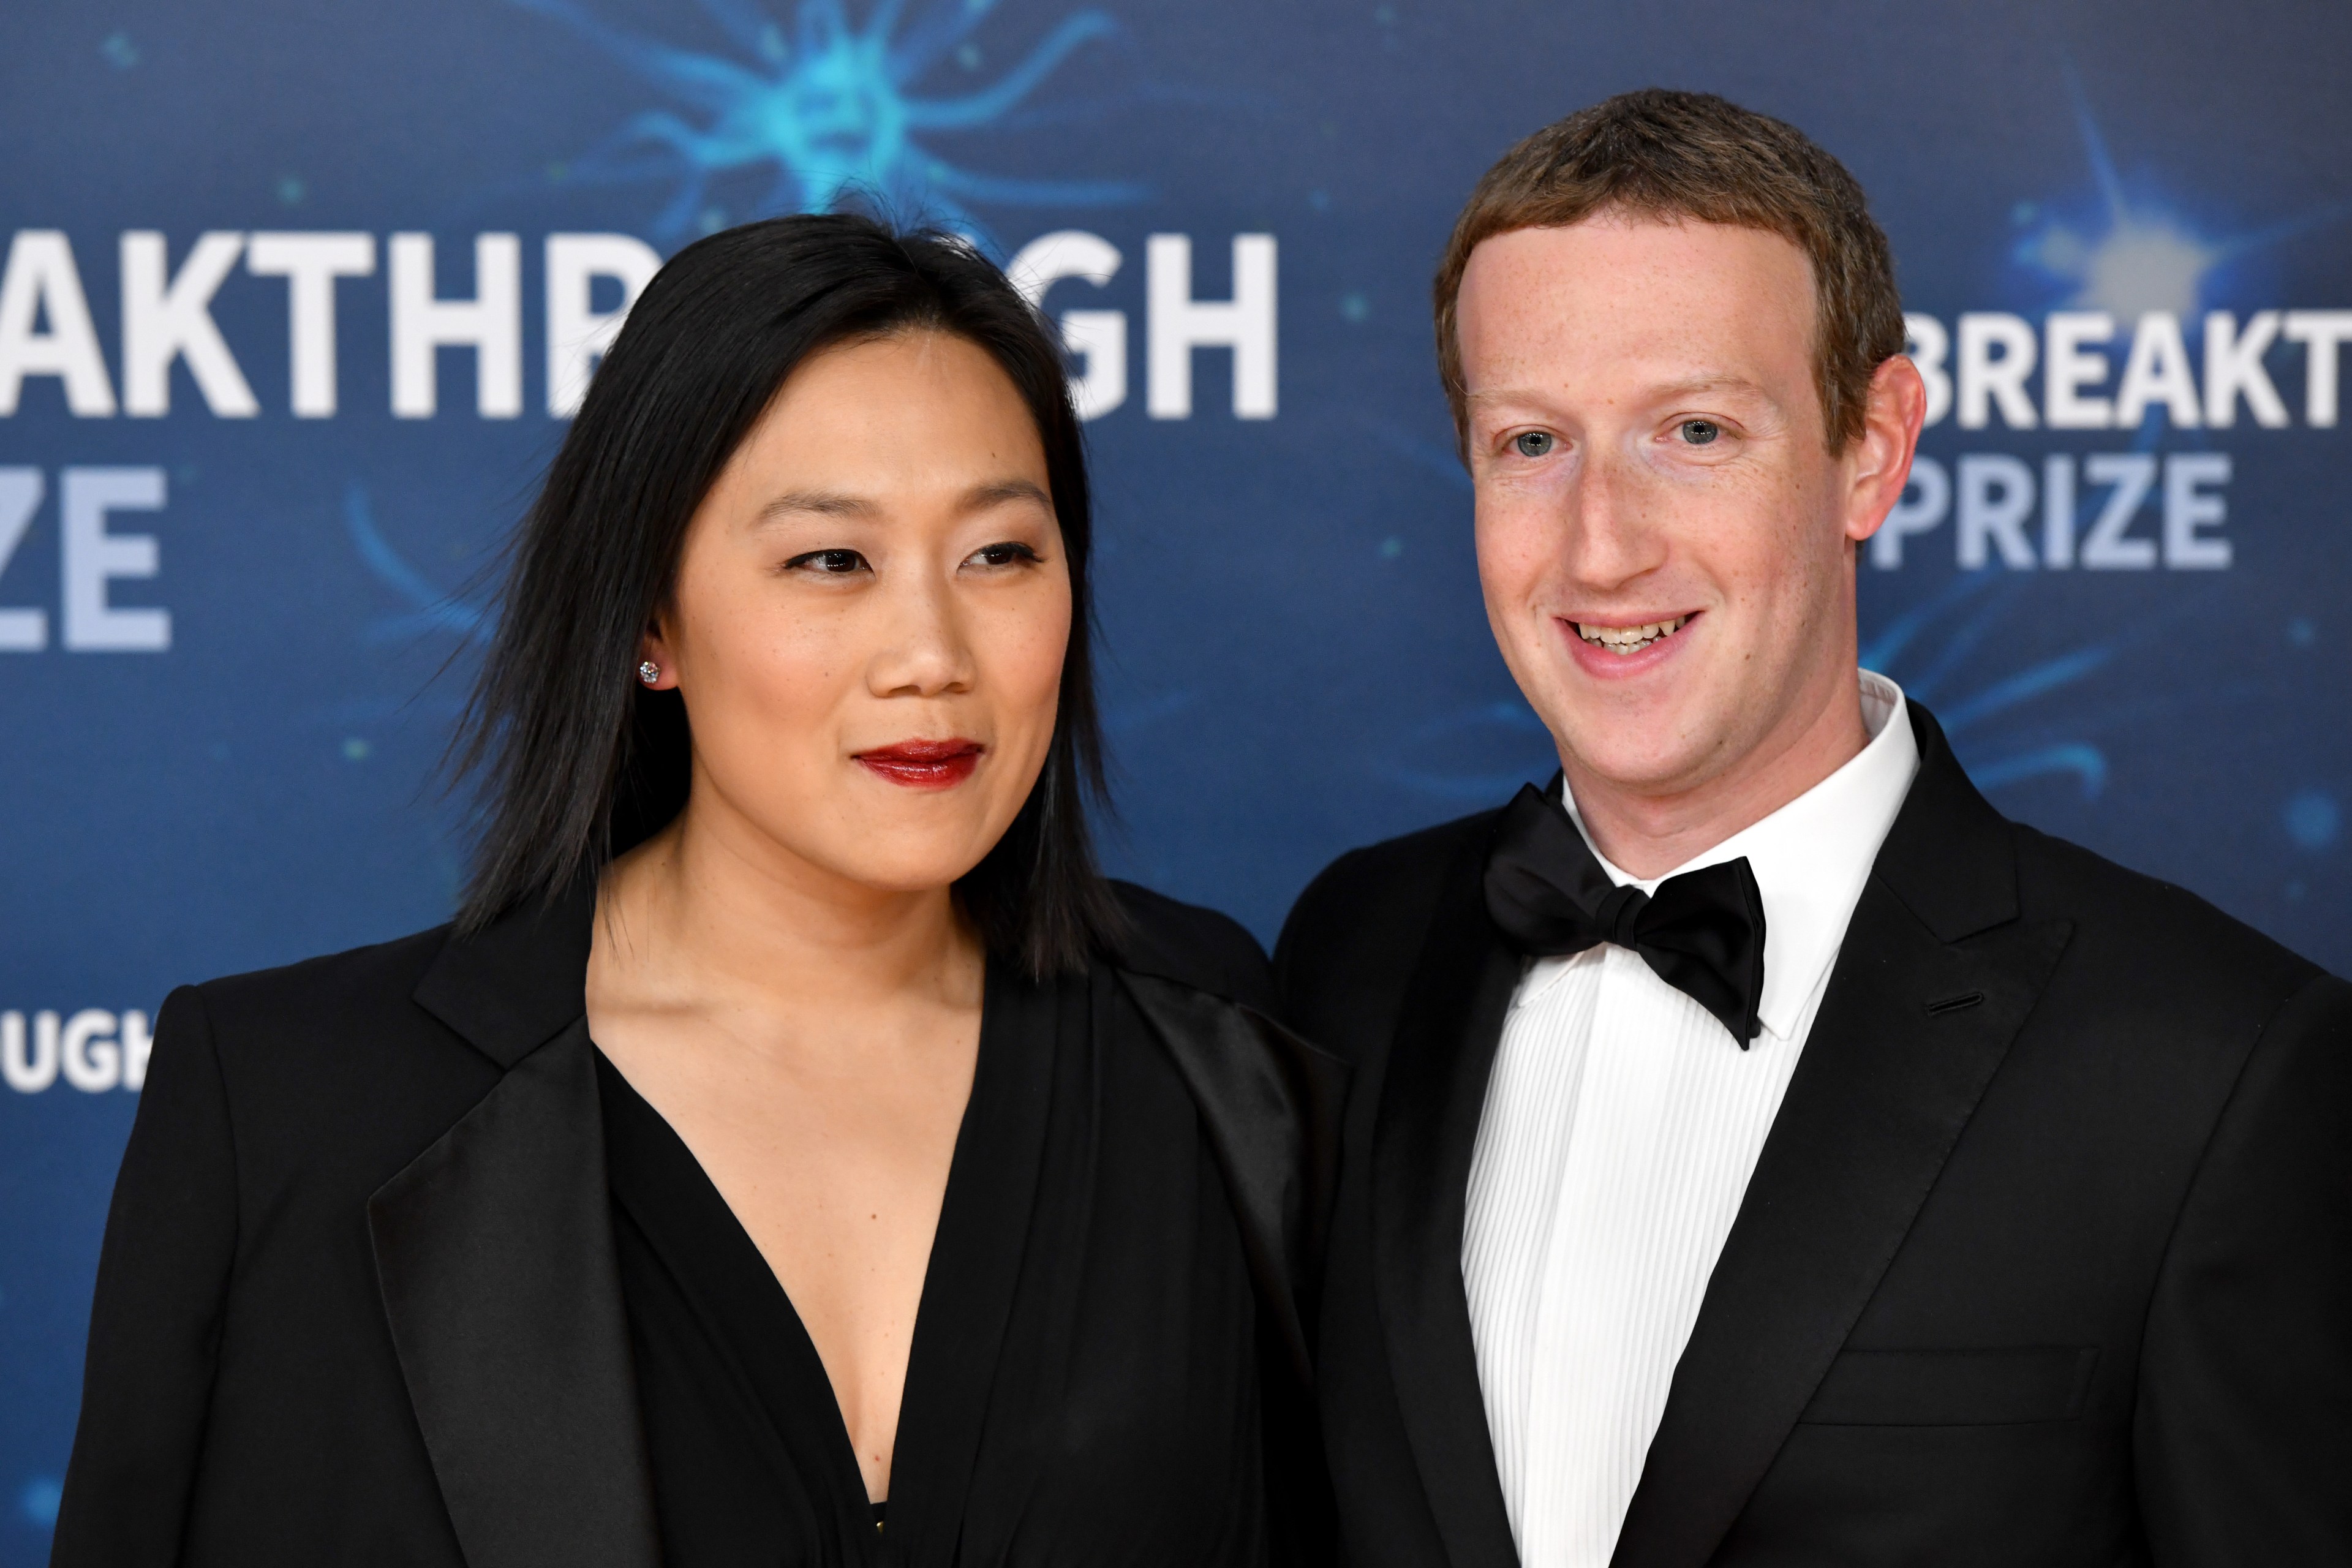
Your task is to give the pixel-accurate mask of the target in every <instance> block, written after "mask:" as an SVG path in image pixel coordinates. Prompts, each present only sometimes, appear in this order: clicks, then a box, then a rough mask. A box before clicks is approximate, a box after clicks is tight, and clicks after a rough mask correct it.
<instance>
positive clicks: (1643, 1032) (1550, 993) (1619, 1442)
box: [1462, 670, 1919, 1568]
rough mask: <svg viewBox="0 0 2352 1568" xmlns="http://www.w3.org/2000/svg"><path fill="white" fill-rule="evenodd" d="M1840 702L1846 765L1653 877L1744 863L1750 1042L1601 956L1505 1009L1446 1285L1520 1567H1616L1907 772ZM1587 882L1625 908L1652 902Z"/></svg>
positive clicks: (1573, 960) (1521, 988)
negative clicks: (1754, 981)
mask: <svg viewBox="0 0 2352 1568" xmlns="http://www.w3.org/2000/svg"><path fill="white" fill-rule="evenodd" d="M1861 680H1862V707H1863V721H1864V726H1865V728H1867V729H1868V731H1870V736H1871V738H1870V741H1869V742H1868V743H1867V744H1866V745H1864V748H1863V750H1862V752H1860V753H1859V754H1858V755H1856V756H1855V757H1854V758H1853V760H1852V761H1850V762H1848V763H1846V764H1845V765H1844V766H1843V767H1842V768H1840V769H1839V770H1838V771H1837V772H1836V773H1832V774H1831V775H1830V776H1829V777H1828V778H1826V779H1823V780H1822V782H1821V783H1820V784H1815V785H1814V786H1813V787H1812V788H1811V789H1810V790H1808V791H1806V792H1805V793H1804V794H1803V795H1800V796H1798V797H1797V798H1796V799H1795V800H1792V801H1790V803H1789V804H1788V805H1784V806H1782V807H1781V808H1780V810H1778V811H1776V812H1774V813H1773V814H1772V815H1771V816H1768V817H1766V818H1764V819H1763V820H1762V821H1761V822H1759V823H1756V824H1755V825H1754V826H1750V827H1748V828H1746V829H1744V830H1743V831H1741V832H1739V833H1737V834H1735V835H1733V836H1732V837H1729V838H1727V839H1725V840H1724V841H1723V842H1722V843H1720V844H1718V845H1717V846H1716V847H1714V848H1712V849H1709V850H1707V851H1706V853H1705V854H1703V855H1700V856H1698V857H1696V858H1694V859H1693V860H1691V861H1690V863H1689V864H1688V865H1685V866H1678V867H1676V868H1675V871H1676V872H1680V871H1689V870H1695V869H1696V868H1699V867H1702V866H1713V865H1716V864H1718V863H1720V862H1722V861H1726V860H1731V859H1736V858H1738V857H1740V856H1742V855H1745V856H1746V857H1748V866H1749V868H1750V869H1752V870H1753V871H1754V872H1755V875H1756V882H1757V887H1758V889H1759V891H1760V893H1761V894H1762V896H1763V902H1764V994H1763V998H1762V1002H1761V1005H1759V1008H1758V1011H1759V1015H1760V1016H1761V1018H1762V1022H1763V1026H1764V1027H1763V1032H1762V1033H1761V1034H1759V1036H1757V1037H1756V1038H1755V1039H1754V1040H1753V1041H1751V1042H1750V1043H1749V1048H1748V1049H1747V1050H1744V1051H1743V1050H1741V1049H1740V1048H1739V1047H1738V1045H1737V1044H1736V1043H1734V1041H1733V1039H1732V1037H1731V1033H1730V1031H1729V1030H1727V1029H1726V1028H1725V1027H1724V1026H1723V1025H1722V1024H1721V1023H1720V1022H1718V1021H1717V1019H1716V1017H1715V1016H1714V1015H1713V1014H1711V1013H1709V1012H1707V1011H1706V1009H1705V1008H1704V1007H1701V1006H1700V1005H1698V1004H1697V1003H1696V1002H1694V1001H1692V1000H1691V999H1690V998H1689V997H1687V996H1685V995H1684V994H1682V993H1681V992H1679V991H1677V990H1675V988H1674V987H1673V986H1671V985H1668V984H1666V983H1665V982H1664V981H1663V980H1660V979H1659V978H1658V977H1657V975H1656V974H1655V973H1653V972H1652V971H1651V969H1650V966H1649V965H1648V964H1646V963H1643V961H1642V960H1641V958H1640V957H1639V956H1638V955H1636V954H1635V953H1633V952H1630V951H1628V950H1627V949H1624V948H1622V947H1617V946H1614V945H1613V944H1603V945H1601V946H1598V947H1594V948H1590V949H1587V950H1586V951H1585V952H1580V953H1577V954H1575V955H1573V956H1571V957H1568V958H1553V959H1542V960H1538V961H1536V962H1534V963H1530V964H1529V965H1528V971H1527V973H1526V974H1525V975H1523V976H1522V977H1521V978H1520V981H1519V984H1518V988H1517V991H1516V992H1514V993H1513V994H1512V998H1511V1008H1510V1012H1509V1013H1508V1015H1507V1016H1506V1019H1505V1022H1504V1025H1503V1037H1502V1042H1501V1045H1500V1047H1498V1049H1497V1051H1496V1058H1495V1066H1494V1072H1493V1076H1492V1077H1491V1078H1490V1079H1488V1081H1487V1086H1486V1108H1485V1110H1484V1112H1483V1113H1482V1115H1481V1117H1480V1119H1479V1122H1478V1139H1477V1145H1476V1149H1475V1152H1474V1154H1473V1156H1472V1159H1471V1164H1470V1190H1469V1200H1468V1201H1469V1207H1468V1214H1467V1218H1466V1223H1465V1226H1464V1230H1463V1237H1462V1282H1463V1286H1464V1288H1465V1291H1466V1292H1467V1294H1468V1297H1469V1305H1470V1328H1471V1334H1472V1338H1473V1339H1474V1341H1475V1343H1476V1345H1477V1351H1478V1381H1479V1384H1480V1385H1481V1387H1482V1388H1483V1390H1484V1393H1485V1395H1486V1423H1487V1426H1488V1429H1489V1430H1490V1431H1491V1432H1492V1434H1493V1436H1494V1442H1495V1460H1496V1467H1497V1468H1498V1469H1499V1471H1500V1473H1501V1479H1502V1483H1503V1500H1504V1503H1505V1505H1506V1507H1507V1509H1508V1510H1509V1513H1510V1520H1511V1530H1512V1533H1513V1535H1514V1536H1515V1537H1516V1538H1517V1542H1518V1547H1519V1560H1520V1561H1521V1562H1522V1563H1525V1564H1527V1568H1606V1564H1607V1563H1608V1562H1609V1559H1610V1555H1611V1553H1612V1552H1614V1551H1615V1549H1616V1545H1617V1534H1618V1531H1619V1530H1620V1528H1621V1527H1622V1525H1623V1523H1624V1521H1625V1510H1626V1509H1627V1507H1628V1506H1629V1505H1630V1504H1631V1503H1632V1501H1633V1489H1634V1487H1635V1485H1636V1484H1637V1483H1638V1482H1639V1481H1640V1479H1641V1477H1642V1466H1643V1460H1644V1458H1646V1456H1647V1455H1648V1452H1649V1447H1650V1439H1651V1438H1652V1437H1653V1436H1655V1435H1656V1432H1657V1429H1658V1422H1659V1419H1660V1418H1661V1416H1662V1415H1664V1411H1665V1404H1666V1392H1667V1388H1668V1386H1669V1384H1671V1383H1672V1382H1673V1379H1674V1374H1675V1363H1676V1362H1677V1361H1679V1360H1680V1359H1681V1357H1682V1352H1683V1346H1684V1345H1685V1343H1686V1342H1688V1341H1689V1339H1690V1333H1691V1328H1692V1326H1693V1324H1694V1323H1695V1322H1696V1321H1697V1318H1698V1310H1699V1303H1700V1301H1701V1300H1702V1299H1703V1298H1704V1297H1705V1295H1706V1282H1707V1277H1708V1276H1709V1275H1710V1274H1712V1273H1713V1272H1714V1270H1715V1263H1716V1258H1717V1256H1719V1255H1720V1254H1721V1252H1722V1251H1723V1243H1724V1239H1725V1237H1727V1236H1728V1235H1729V1234H1730V1231H1731V1225H1732V1221H1733V1220H1734V1219H1735V1218H1736V1217H1737V1216H1738V1213H1739V1203H1740V1199H1741V1197H1742V1196H1743V1195H1744V1194H1746V1192H1747V1190H1748V1177H1749V1175H1750V1174H1752V1173H1754V1171H1755V1169H1756V1161H1757V1157H1758V1155H1759V1153H1761V1152H1762V1151H1763V1147H1764V1139H1765V1135H1766V1134H1767V1133H1768V1132H1769V1131H1771V1127H1772V1118H1773V1117H1774V1115H1776V1114H1777V1113H1778V1112H1779V1110H1780V1097H1781V1095H1782V1094H1783V1093H1784V1092H1785V1091H1786V1090H1787V1089H1788V1087H1789V1079H1790V1075H1791V1074H1792V1073H1794V1072H1795V1070H1796V1067H1797V1058H1798V1055H1799V1053H1800V1052H1801V1051H1802V1050H1803V1049H1804V1046H1805V1037H1806V1036H1807V1035H1808V1034H1809V1033H1810V1032H1811V1029H1812V1024H1813V1015H1814V1014H1815V1013H1816V1012H1817V1011H1819V1009H1820V1007H1821V1001H1822V991H1823V989H1824V988H1825V986H1826V985H1827V983H1828V980H1829V973H1830V969H1831V966H1832V963H1834V962H1835V960H1836V958H1837V953H1838V948H1839V946H1840V944H1841V943H1842V942H1843V941H1844V940H1845V929H1846V922H1847V921H1849V920H1850V919H1851V918H1852V917H1853V908H1854V904H1855V903H1856V901H1857V900H1860V899H1861V897H1862V889H1863V885H1864V882H1865V881H1866V880H1868V879H1869V876H1870V868H1871V864H1872V862H1873V861H1874V860H1875V859H1876V858H1877V857H1878V849H1879V846H1880V845H1881V844H1882V843H1884V842H1885V837H1886V834H1887V830H1888V829H1889V828H1890V827H1892V826H1894V823H1895V813H1896V812H1897V811H1898V810H1900V809H1901V807H1902V805H1903V797H1904V795H1906V793H1907V792H1908V791H1909V789H1910V787H1911V780H1912V777H1913V775H1914V774H1916V773H1917V772H1918V771H1919V747H1918V742H1917V741H1916V738H1915V737H1914V736H1913V735H1912V732H1911V724H1910V721H1909V719H1908V717H1907V716H1906V713H1905V711H1904V703H1903V693H1902V691H1901V690H1900V689H1897V688H1896V687H1895V683H1894V682H1893V681H1890V680H1887V679H1885V678H1884V677H1881V676H1879V675H1876V674H1874V673H1872V672H1871V671H1868V670H1864V671H1863V672H1862V674H1861ZM1568 810H1569V814H1570V816H1571V817H1575V816H1576V811H1575V805H1574V803H1573V801H1572V800H1571V801H1570V802H1568ZM1577 827H1578V831H1580V832H1581V831H1582V830H1583V823H1582V822H1581V820H1578V822H1577ZM1601 868H1602V869H1604V870H1606V871H1607V872H1608V873H1609V877H1610V879H1611V880H1612V881H1613V882H1615V883H1617V884H1618V885H1620V886H1622V885H1624V884H1625V883H1628V882H1631V883H1633V884H1634V885H1635V886H1637V887H1639V888H1640V889H1642V890H1643V891H1644V892H1654V891H1655V890H1656V889H1657V886H1658V882H1659V881H1663V880H1664V878H1659V879H1654V880H1646V881H1645V880H1643V879H1640V878H1636V877H1631V876H1628V875H1627V874H1626V873H1624V872H1623V871H1621V870H1619V869H1618V868H1616V867H1614V866H1612V865H1610V864H1609V862H1608V861H1607V860H1606V859H1602V860H1601ZM1673 874H1674V873H1672V872H1670V873H1668V875H1673Z"/></svg>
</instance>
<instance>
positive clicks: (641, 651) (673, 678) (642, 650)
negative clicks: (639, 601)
mask: <svg viewBox="0 0 2352 1568" xmlns="http://www.w3.org/2000/svg"><path fill="white" fill-rule="evenodd" d="M637 679H638V681H639V682H640V683H641V684H642V685H643V686H644V687H645V688H646V690H648V691H668V690H670V689H674V688H675V687H676V686H677V661H676V660H675V659H673V658H671V656H670V645H669V639H668V637H666V636H664V635H663V632H662V623H661V617H660V616H655V617H654V618H653V619H652V620H651V621H649V622H647V623H646V631H645V635H644V636H643V637H639V638H638V639H637Z"/></svg>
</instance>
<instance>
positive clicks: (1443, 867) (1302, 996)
mask: <svg viewBox="0 0 2352 1568" xmlns="http://www.w3.org/2000/svg"><path fill="white" fill-rule="evenodd" d="M1495 816H1496V813H1495V812H1493V811H1482V812H1477V813H1474V814H1473V815H1471V816H1463V817H1457V818H1455V819H1454V821H1451V822H1442V823H1439V824H1438V825H1437V826H1434V827H1424V828H1422V829H1420V830H1419V831H1418V832H1414V833H1407V834H1404V835H1402V836H1400V837H1395V838H1388V839H1383V840H1381V842H1380V843H1377V844H1368V845H1366V846H1364V847H1362V848H1360V849H1350V850H1349V851H1348V852H1347V853H1346V854H1344V855H1342V856H1340V857H1339V858H1338V859H1336V860H1334V861H1332V862H1331V864H1330V865H1328V866H1327V867H1325V868H1323V870H1322V872H1321V874H1320V875H1318V876H1317V877H1316V879H1314V880H1313V881H1312V882H1309V883H1308V884H1307V889H1306V891H1304V892H1302V893H1300V894H1299V895H1298V900H1297V903H1295V904H1293V905H1292V906H1291V910H1290V918H1289V919H1288V920H1286V921H1284V922H1283V927H1282V936H1281V939H1280V940H1279V941H1278V942H1276V944H1275V950H1274V969H1275V978H1276V984H1279V985H1280V987H1281V990H1282V996H1283V1003H1284V1006H1285V1007H1286V1010H1287V1012H1288V1015H1289V1017H1290V1020H1291V1022H1292V1024H1293V1025H1294V1026H1297V1027H1299V1028H1302V1029H1305V1030H1306V1031H1307V1034H1308V1035H1309V1036H1310V1037H1317V1038H1319V1039H1322V1040H1323V1041H1324V1042H1325V1043H1327V1044H1328V1043H1332V1042H1335V1041H1342V1040H1343V1037H1346V1036H1348V1035H1349V1034H1351V1033H1355V1032H1358V1027H1359V1026H1364V1025H1376V1024H1377V1023H1378V1022H1379V1021H1380V1020H1382V1019H1384V1018H1385V1017H1386V1016H1387V1014H1388V1013H1389V1012H1390V1011H1391V1010H1392V1008H1393V1006H1394V1005H1395V1004H1396V1003H1397V1002H1398V1001H1399V1000H1400V999H1401V998H1402V994H1403V989H1404V984H1405V981H1406V979H1407V978H1408V977H1409V976H1410V974H1411V973H1412V968H1413V964H1414V961H1415V959H1416V958H1417V956H1418V955H1419V953H1420V952H1421V947H1422V943H1423V941H1424V940H1425V939H1426V937H1427V934H1428V931H1429V924H1430V921H1431V919H1432V917H1433V915H1434V913H1435V912H1436V910H1437V907H1438V903H1439V900H1440V899H1441V897H1442V895H1443V894H1444V891H1445V889H1446V888H1447V885H1448V881H1449V879H1451V878H1453V877H1454V876H1458V875H1459V874H1460V868H1462V867H1463V866H1464V865H1465V862H1466V861H1467V860H1468V859H1469V858H1472V857H1474V856H1475V855H1476V854H1477V853H1478V852H1479V850H1480V849H1481V848H1482V847H1483V846H1484V845H1485V844H1486V840H1487V838H1488V837H1489V836H1490V835H1491V834H1492V832H1493V830H1494V822H1495ZM1339 1012H1344V1013H1346V1014H1347V1015H1349V1020H1348V1022H1347V1023H1344V1024H1343V1023H1342V1022H1341V1021H1340V1020H1339V1017H1338V1016H1337V1014H1338V1013H1339Z"/></svg>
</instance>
